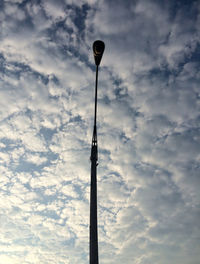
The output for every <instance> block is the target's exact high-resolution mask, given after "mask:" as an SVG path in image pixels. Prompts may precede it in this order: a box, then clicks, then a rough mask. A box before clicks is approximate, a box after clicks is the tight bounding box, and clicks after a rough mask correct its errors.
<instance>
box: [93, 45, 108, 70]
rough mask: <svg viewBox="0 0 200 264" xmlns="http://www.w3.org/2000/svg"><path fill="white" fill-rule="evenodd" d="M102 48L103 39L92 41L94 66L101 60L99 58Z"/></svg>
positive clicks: (103, 47)
mask: <svg viewBox="0 0 200 264" xmlns="http://www.w3.org/2000/svg"><path fill="white" fill-rule="evenodd" d="M104 49H105V44H104V42H103V41H101V40H96V41H95V42H94V43H93V53H94V60H95V64H96V66H99V64H100V62H101V58H102V56H103V52H104Z"/></svg>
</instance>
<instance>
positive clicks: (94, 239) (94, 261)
mask: <svg viewBox="0 0 200 264" xmlns="http://www.w3.org/2000/svg"><path fill="white" fill-rule="evenodd" d="M104 48H105V45H104V43H103V41H100V40H96V41H95V42H94V43H93V53H94V60H95V64H96V82H95V107H94V127H93V136H92V146H91V157H90V160H91V186H90V264H98V263H99V257H98V230H97V229H98V226H97V165H98V147H97V127H96V120H97V87H98V69H99V65H100V62H101V58H102V56H103V52H104Z"/></svg>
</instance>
